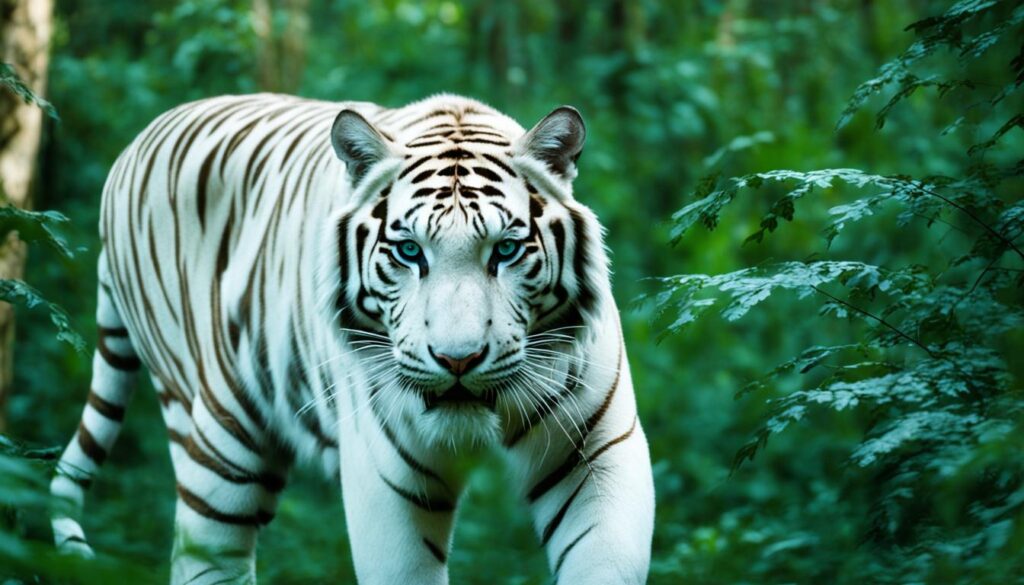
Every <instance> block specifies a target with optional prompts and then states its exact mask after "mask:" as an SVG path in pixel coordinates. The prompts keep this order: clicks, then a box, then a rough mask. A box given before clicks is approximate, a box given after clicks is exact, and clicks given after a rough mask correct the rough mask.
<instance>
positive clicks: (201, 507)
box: [177, 483, 274, 526]
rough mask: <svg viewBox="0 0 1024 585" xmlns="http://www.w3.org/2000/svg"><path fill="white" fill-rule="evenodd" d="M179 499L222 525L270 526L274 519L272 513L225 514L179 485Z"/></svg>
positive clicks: (201, 514)
mask: <svg viewBox="0 0 1024 585" xmlns="http://www.w3.org/2000/svg"><path fill="white" fill-rule="evenodd" d="M177 490H178V497H179V498H181V501H182V502H184V503H185V504H186V505H188V507H189V508H192V510H194V511H195V512H196V513H197V514H199V515H200V516H203V517H205V518H209V519H210V520H214V521H216V522H220V523H222V524H234V525H237V526H262V525H264V524H268V523H269V522H270V521H271V520H273V518H274V514H273V513H271V512H265V511H263V510H259V511H257V512H256V513H254V514H234V513H231V512H223V511H221V510H218V509H216V508H214V507H213V506H212V505H211V504H210V503H209V502H207V501H206V500H204V499H203V498H201V497H199V496H198V495H196V494H194V493H193V492H191V491H190V490H189V489H188V488H186V487H185V486H183V485H181V484H180V483H179V484H178V485H177Z"/></svg>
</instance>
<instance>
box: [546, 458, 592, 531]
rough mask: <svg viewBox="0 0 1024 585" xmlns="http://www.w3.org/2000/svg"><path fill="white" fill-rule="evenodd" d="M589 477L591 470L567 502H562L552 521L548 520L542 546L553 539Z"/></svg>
mask: <svg viewBox="0 0 1024 585" xmlns="http://www.w3.org/2000/svg"><path fill="white" fill-rule="evenodd" d="M588 479H590V473H589V472H587V474H586V475H585V476H583V480H582V481H580V485H578V486H576V489H575V490H573V492H572V495H570V496H569V499H567V500H566V501H565V503H564V504H562V507H561V508H559V509H558V512H557V513H556V514H555V515H554V517H552V518H551V521H550V522H548V524H547V526H545V527H544V533H543V535H542V536H541V541H540V543H541V545H542V546H547V544H548V541H549V540H551V536H552V535H553V534H554V533H555V531H556V530H558V526H559V525H560V524H561V523H562V520H564V519H565V514H566V512H568V511H569V506H572V503H573V501H574V500H575V499H576V496H578V495H579V494H580V490H582V489H583V486H584V485H586V484H587V480H588Z"/></svg>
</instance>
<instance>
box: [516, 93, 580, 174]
mask: <svg viewBox="0 0 1024 585" xmlns="http://www.w3.org/2000/svg"><path fill="white" fill-rule="evenodd" d="M586 139H587V128H586V126H585V125H584V124H583V117H582V116H580V113H579V112H578V111H576V108H573V107H571V106H561V107H558V108H555V109H554V111H552V112H551V113H550V114H548V115H547V116H545V117H544V119H543V120H541V121H540V122H537V125H536V126H534V127H533V128H532V129H531V130H530V131H529V132H527V133H526V135H524V136H523V137H522V138H520V139H519V151H520V152H521V153H523V154H526V155H529V156H532V157H534V158H537V159H539V160H541V161H543V162H544V163H545V164H547V166H548V167H549V168H550V169H551V170H552V171H554V172H556V173H558V174H559V175H561V176H563V177H565V178H566V179H573V178H575V176H576V160H577V159H579V157H580V152H582V151H583V143H584V142H585V141H586Z"/></svg>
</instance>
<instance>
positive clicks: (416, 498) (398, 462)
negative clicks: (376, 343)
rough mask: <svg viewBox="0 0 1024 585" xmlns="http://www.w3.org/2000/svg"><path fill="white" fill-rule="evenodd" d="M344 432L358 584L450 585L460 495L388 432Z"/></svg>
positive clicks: (345, 485) (345, 484)
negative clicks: (451, 553) (458, 497)
mask: <svg viewBox="0 0 1024 585" xmlns="http://www.w3.org/2000/svg"><path fill="white" fill-rule="evenodd" d="M361 428H362V433H364V434H362V435H361V434H358V433H356V432H355V431H354V425H353V426H352V427H350V428H348V429H347V430H348V432H345V431H343V432H342V442H341V444H342V449H341V484H342V496H343V499H344V506H345V518H346V522H347V525H348V534H349V538H350V541H351V547H352V557H353V560H354V565H355V570H356V576H357V578H358V581H359V584H360V585H394V584H396V583H402V584H403V585H447V583H448V564H447V561H448V550H449V547H450V541H451V533H452V523H453V520H454V516H455V508H456V504H457V492H456V489H454V488H450V487H449V485H448V484H447V483H446V482H445V481H444V480H443V479H442V478H441V476H440V475H439V474H438V473H436V472H435V471H433V470H432V469H431V468H430V466H429V463H428V462H426V461H424V459H423V458H422V457H420V455H419V454H418V453H413V452H411V449H409V447H408V446H407V445H404V444H402V443H401V442H400V441H401V438H400V437H396V436H395V435H394V434H393V433H392V432H390V431H385V430H384V428H383V427H368V426H366V425H364V426H362V427H361Z"/></svg>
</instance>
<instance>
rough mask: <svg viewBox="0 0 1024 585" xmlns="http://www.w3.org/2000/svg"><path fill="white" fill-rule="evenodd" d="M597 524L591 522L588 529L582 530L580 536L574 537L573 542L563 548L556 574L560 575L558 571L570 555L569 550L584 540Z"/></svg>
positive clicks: (557, 563)
mask: <svg viewBox="0 0 1024 585" xmlns="http://www.w3.org/2000/svg"><path fill="white" fill-rule="evenodd" d="M595 526H597V524H591V525H590V526H589V527H588V528H587V529H586V530H584V531H583V532H581V533H580V535H579V536H577V537H576V538H574V539H572V542H570V543H569V544H568V546H566V547H565V548H564V549H563V550H562V554H560V555H558V560H557V561H556V562H555V575H558V571H560V570H561V569H562V563H564V562H565V557H567V556H569V551H571V550H572V549H573V548H574V547H575V546H576V545H577V544H579V543H580V541H581V540H583V537H584V536H586V535H588V534H590V531H591V530H593V529H594V527H595Z"/></svg>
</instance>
